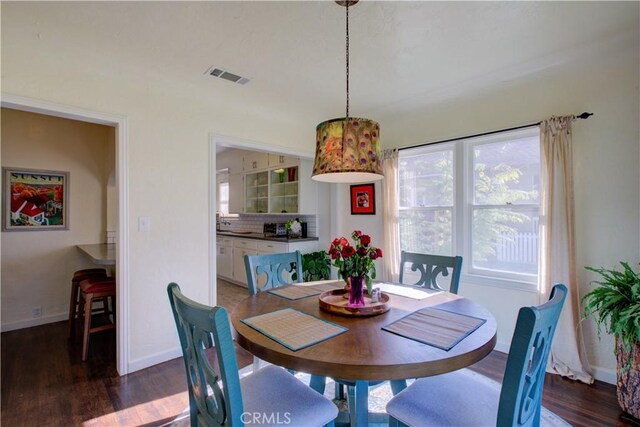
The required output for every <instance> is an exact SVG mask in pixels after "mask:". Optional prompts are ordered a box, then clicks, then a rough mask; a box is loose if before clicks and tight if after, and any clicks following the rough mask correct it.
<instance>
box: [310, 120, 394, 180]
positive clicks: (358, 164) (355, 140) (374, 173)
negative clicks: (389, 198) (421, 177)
mask: <svg viewBox="0 0 640 427" xmlns="http://www.w3.org/2000/svg"><path fill="white" fill-rule="evenodd" d="M383 177H384V176H383V175H382V161H381V159H380V125H379V124H378V122H376V121H374V120H369V119H363V118H357V117H348V118H340V119H333V120H327V121H326V122H322V123H320V124H319V125H318V126H317V127H316V156H315V163H314V165H313V177H312V178H313V179H314V180H316V181H322V182H350V183H361V182H369V181H377V180H379V179H382V178H383Z"/></svg>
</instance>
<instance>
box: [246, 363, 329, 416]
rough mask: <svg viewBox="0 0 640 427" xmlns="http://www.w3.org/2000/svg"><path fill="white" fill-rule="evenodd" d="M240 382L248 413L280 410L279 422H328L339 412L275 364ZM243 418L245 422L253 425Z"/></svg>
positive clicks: (277, 412) (265, 412)
mask: <svg viewBox="0 0 640 427" xmlns="http://www.w3.org/2000/svg"><path fill="white" fill-rule="evenodd" d="M240 386H241V388H242V403H243V404H244V412H245V413H250V414H280V423H279V424H280V425H284V424H286V425H291V426H310V425H317V426H321V425H327V424H330V423H331V422H332V421H333V420H334V419H335V418H336V416H337V415H338V408H337V407H336V405H334V404H333V403H332V402H331V401H330V400H329V399H326V398H321V399H320V396H321V395H320V394H319V393H317V392H316V391H314V390H312V389H311V388H310V387H309V386H307V385H306V384H304V383H303V382H302V381H300V380H299V379H297V378H296V377H295V376H294V375H291V374H290V373H289V372H287V371H286V370H284V369H283V368H280V367H277V366H274V365H268V366H265V367H264V368H262V369H260V370H258V371H256V372H254V373H253V374H251V375H248V376H246V377H244V378H242V379H241V380H240ZM294 409H295V410H294ZM285 414H288V415H287V416H286V417H287V418H286V419H285V418H284V416H285ZM244 421H245V424H246V425H254V423H252V422H248V423H247V422H246V421H247V420H246V419H245V420H244ZM277 421H278V420H274V424H278V422H277ZM258 425H263V424H258Z"/></svg>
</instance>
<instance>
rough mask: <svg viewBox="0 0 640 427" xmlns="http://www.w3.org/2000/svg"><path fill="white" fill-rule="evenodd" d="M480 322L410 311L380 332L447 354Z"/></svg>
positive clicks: (435, 312)
mask: <svg viewBox="0 0 640 427" xmlns="http://www.w3.org/2000/svg"><path fill="white" fill-rule="evenodd" d="M484 322H486V320H485V319H480V318H477V317H472V316H467V315H465V314H459V313H452V312H450V311H446V310H441V309H438V308H432V307H429V308H423V309H422V310H418V311H416V312H413V313H411V314H409V315H408V316H405V317H403V318H402V319H400V320H396V321H395V322H393V323H390V324H389V325H387V326H384V327H383V328H382V329H383V330H385V331H388V332H391V333H394V334H397V335H400V336H403V337H405V338H409V339H411V340H414V341H418V342H421V343H423V344H428V345H430V346H433V347H437V348H440V349H442V350H446V351H449V350H451V349H452V348H453V347H454V346H455V345H456V344H458V343H459V342H460V341H462V340H463V339H464V338H466V337H467V336H468V335H470V334H471V333H472V332H473V331H475V330H476V329H478V328H479V327H480V326H481V325H482V324H483V323H484Z"/></svg>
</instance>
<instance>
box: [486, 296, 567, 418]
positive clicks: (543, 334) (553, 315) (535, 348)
mask: <svg viewBox="0 0 640 427" xmlns="http://www.w3.org/2000/svg"><path fill="white" fill-rule="evenodd" d="M567 292H568V291H567V287H566V286H564V285H561V284H558V285H555V286H554V287H553V289H552V290H551V295H550V297H549V301H547V302H546V303H544V304H542V305H540V306H538V307H522V308H521V309H520V312H519V313H518V320H517V322H516V329H515V331H514V332H513V338H512V340H511V347H510V349H509V357H508V359H507V367H506V368H505V371H504V379H503V380H502V390H501V392H500V403H499V406H498V425H499V426H503V425H505V426H506V425H513V426H539V425H540V411H541V408H542V389H543V386H544V374H545V371H546V367H547V360H548V359H549V352H550V351H551V343H552V341H553V335H554V334H555V331H556V326H557V325H558V319H559V318H560V312H561V311H562V306H563V305H564V300H565V299H566V297H567Z"/></svg>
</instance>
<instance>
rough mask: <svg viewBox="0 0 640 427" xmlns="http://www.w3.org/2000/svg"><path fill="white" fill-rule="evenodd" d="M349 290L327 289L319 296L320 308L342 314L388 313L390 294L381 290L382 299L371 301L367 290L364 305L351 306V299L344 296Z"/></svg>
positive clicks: (370, 314)
mask: <svg viewBox="0 0 640 427" xmlns="http://www.w3.org/2000/svg"><path fill="white" fill-rule="evenodd" d="M347 292H348V291H346V290H344V289H333V290H330V291H325V292H323V293H321V294H320V296H319V297H318V299H319V301H320V308H321V309H323V310H324V311H328V312H329V313H334V314H340V315H342V316H352V317H357V316H362V317H364V316H376V315H378V314H382V313H386V312H387V311H389V309H390V308H391V306H390V305H389V295H387V294H384V293H382V292H380V301H379V302H371V298H370V297H369V295H368V294H367V293H366V291H365V295H364V306H363V307H349V300H348V299H346V298H345V297H344V295H345V294H346V293H347Z"/></svg>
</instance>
